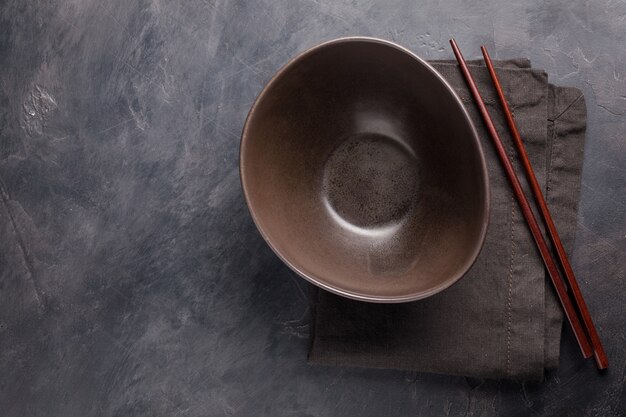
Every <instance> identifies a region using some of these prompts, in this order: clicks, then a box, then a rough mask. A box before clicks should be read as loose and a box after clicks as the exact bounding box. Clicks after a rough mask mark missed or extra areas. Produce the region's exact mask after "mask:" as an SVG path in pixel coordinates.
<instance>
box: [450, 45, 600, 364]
mask: <svg viewBox="0 0 626 417" xmlns="http://www.w3.org/2000/svg"><path fill="white" fill-rule="evenodd" d="M450 44H451V45H452V50H453V51H454V55H455V56H456V59H457V61H458V62H459V66H460V68H461V72H462V73H463V76H464V78H465V81H466V83H467V86H468V87H469V90H470V92H471V93H472V96H473V97H474V101H475V102H476V105H477V107H478V110H479V112H480V115H481V116H482V119H483V121H484V122H485V125H486V127H487V131H488V132H489V136H490V137H491V139H492V141H493V144H494V146H495V148H496V151H497V154H498V157H499V159H500V162H501V163H502V165H503V167H504V170H505V172H506V176H507V179H508V180H509V183H510V184H511V187H512V188H513V193H514V195H515V197H516V199H517V202H518V204H519V206H520V208H521V209H522V214H523V215H524V219H525V220H526V223H527V225H528V227H529V229H530V232H531V234H532V236H533V239H534V240H535V243H536V245H537V249H538V250H539V253H540V255H541V258H542V259H543V262H544V265H545V266H546V268H547V270H548V275H549V276H550V280H551V281H552V284H553V285H554V288H555V289H556V293H557V296H558V299H559V301H560V303H561V306H562V307H563V310H564V312H565V317H566V318H567V321H568V323H569V325H570V327H571V329H572V331H573V332H574V336H575V338H576V341H577V342H578V346H579V347H580V350H581V352H582V354H583V357H584V358H589V357H591V355H592V354H593V352H592V349H591V346H590V344H589V339H588V337H587V334H586V333H585V330H584V328H583V327H582V325H581V322H580V320H579V318H578V315H577V314H576V311H575V309H574V305H573V304H572V301H571V299H570V297H569V294H568V293H567V288H566V287H565V284H564V282H563V280H562V278H561V275H560V273H559V270H558V268H557V265H556V263H555V261H554V259H553V257H552V254H551V253H550V249H549V248H548V245H547V243H546V241H545V239H544V237H543V235H542V233H541V229H540V228H539V224H538V223H537V219H536V218H535V215H534V214H533V211H532V209H531V207H530V204H529V202H528V199H527V198H526V195H525V194H524V191H523V189H522V186H521V184H520V181H519V179H518V177H517V174H516V173H515V170H514V169H513V165H512V164H511V161H509V158H508V156H507V154H506V150H505V148H504V144H503V143H502V139H501V138H500V136H499V135H498V132H497V130H496V128H495V126H494V124H493V121H492V120H491V117H490V116H489V112H488V111H487V107H486V105H485V103H484V101H483V99H482V97H481V95H480V92H479V91H478V88H477V86H476V83H475V82H474V79H473V78H472V75H471V73H470V71H469V68H468V67H467V64H466V63H465V60H464V58H463V55H462V54H461V51H460V50H459V47H458V45H457V44H456V42H455V41H454V39H451V40H450ZM494 73H495V72H494Z"/></svg>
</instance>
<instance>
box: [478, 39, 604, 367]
mask: <svg viewBox="0 0 626 417" xmlns="http://www.w3.org/2000/svg"><path fill="white" fill-rule="evenodd" d="M480 50H481V51H482V53H483V57H484V58H485V64H486V65H487V69H488V70H489V75H490V76H491V80H492V81H493V85H494V87H495V89H496V92H497V93H498V100H499V101H500V105H501V106H502V110H503V111H504V116H505V118H506V123H507V125H508V126H509V131H510V132H511V136H513V142H514V143H515V148H516V149H517V153H518V155H519V157H520V159H521V161H522V166H523V167H524V172H525V173H526V179H527V180H528V183H529V184H530V188H531V190H532V193H533V196H534V197H535V202H536V203H537V205H538V206H539V212H540V213H541V217H542V218H543V221H544V223H545V225H546V227H547V229H548V236H549V237H550V241H551V242H552V246H553V247H554V248H555V249H556V253H557V256H558V260H559V261H560V264H561V268H562V271H563V272H564V273H565V279H566V281H567V284H568V285H569V288H570V290H571V293H572V295H573V296H574V297H573V298H574V305H575V306H576V307H577V308H578V312H579V313H580V316H581V317H582V322H583V325H584V328H585V331H586V332H587V335H588V336H589V339H591V345H592V347H593V353H594V357H595V360H596V364H597V365H598V368H599V369H606V368H608V366H609V360H608V358H607V356H606V353H605V352H604V348H603V347H602V342H601V341H600V336H599V335H598V332H597V330H596V327H595V326H594V325H593V320H592V319H591V314H590V313H589V309H588V308H587V303H585V299H584V298H583V295H582V293H581V292H580V288H579V287H578V282H577V281H576V277H575V276H574V270H573V269H572V266H571V265H570V263H569V259H568V258H567V254H566V253H565V248H563V243H562V242H561V237H560V236H559V232H558V231H557V230H556V226H555V225H554V221H553V220H552V216H551V215H550V210H549V209H548V205H547V204H546V200H545V199H544V197H543V193H542V192H541V186H540V185H539V182H538V181H537V177H536V176H535V172H534V171H533V167H532V165H531V164H530V160H529V159H528V153H527V152H526V147H525V146H524V142H523V141H522V137H521V135H520V133H519V130H518V129H517V124H516V123H515V119H514V118H513V112H511V109H510V108H509V105H508V103H507V101H506V98H505V97H504V91H503V90H502V86H501V85H500V80H499V79H498V75H497V74H496V70H495V69H494V67H493V63H492V62H491V58H490V57H489V53H488V52H487V48H485V47H484V46H481V47H480Z"/></svg>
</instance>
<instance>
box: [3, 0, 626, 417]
mask: <svg viewBox="0 0 626 417" xmlns="http://www.w3.org/2000/svg"><path fill="white" fill-rule="evenodd" d="M420 3H421V4H418V2H414V1H408V0H407V1H397V2H385V1H383V0H370V1H361V0H358V1H356V0H342V1H331V0H295V1H280V2H279V1H269V0H264V1H235V0H231V1H219V0H196V1H166V0H152V1H149V0H146V1H127V0H114V1H97V0H67V1H61V0H51V1H45V2H44V1H25V0H4V1H2V2H1V5H0V178H1V182H0V195H1V201H2V204H0V228H1V229H0V274H1V275H0V415H2V416H66V417H67V416H95V415H98V416H143V415H159V416H172V415H181V416H222V415H237V416H255V415H266V416H333V415H334V416H338V415H346V416H347V415H355V416H392V415H412V416H440V415H449V416H492V415H498V414H499V415H502V416H516V415H539V416H564V415H572V416H574V415H577V416H578V415H587V416H596V415H597V416H624V415H626V393H625V392H624V381H625V373H624V370H625V366H626V351H625V349H624V346H625V342H626V341H625V336H626V314H625V311H626V307H625V306H626V291H625V290H626V285H625V284H624V273H625V271H626V257H625V256H624V255H626V163H625V162H624V161H625V160H626V140H625V137H624V136H625V132H626V122H625V119H624V114H625V113H626V82H625V81H624V77H625V76H626V49H624V44H626V3H625V2H623V1H621V2H620V1H610V0H598V1H586V2H582V1H578V2H570V1H566V0H557V1H549V2H544V1H542V0H532V1H525V2H517V1H510V0H509V1H495V0H492V1H478V0H471V1H463V0H456V1H449V2H443V1H425V2H420ZM544 3H545V4H544ZM346 35H369V36H377V37H382V38H385V39H389V40H394V41H397V42H399V43H400V44H402V45H404V46H406V47H408V48H410V49H411V50H413V51H414V52H416V53H417V54H419V55H421V56H422V57H424V58H429V59H434V58H451V57H452V54H451V51H450V49H449V47H448V44H447V40H448V38H449V37H450V36H454V37H456V39H457V40H458V41H459V43H460V45H461V47H462V49H463V52H464V53H465V55H466V57H467V58H477V57H479V49H478V47H479V45H480V44H483V43H484V44H486V45H487V47H488V48H489V49H490V51H491V52H492V55H493V56H494V57H496V58H500V59H502V58H511V57H519V56H523V57H528V58H530V59H531V60H532V63H533V65H534V66H535V67H537V68H545V69H546V71H547V72H548V74H549V76H550V80H551V82H553V83H555V84H560V85H570V86H575V87H578V88H581V89H582V90H583V91H584V93H585V97H586V100H587V106H588V112H589V121H588V134H587V143H586V149H585V164H584V172H583V179H582V183H583V185H582V195H581V205H580V212H579V217H578V228H577V236H576V245H575V250H574V251H573V254H572V258H573V260H574V267H575V269H576V271H577V273H578V277H579V280H580V284H581V287H582V289H583V291H584V293H585V294H586V296H587V299H588V304H589V306H590V309H591V311H592V313H593V315H594V318H595V320H596V323H597V324H598V325H599V329H600V333H601V335H602V336H603V338H604V341H605V344H606V348H607V351H608V354H609V357H610V359H611V369H610V370H609V372H608V373H606V374H604V375H599V374H598V373H597V372H596V371H595V369H594V365H593V363H592V362H591V361H589V362H583V361H581V360H580V359H579V356H578V352H577V348H576V346H575V343H574V342H573V339H572V338H571V336H570V335H569V333H566V334H565V336H564V340H563V344H562V357H561V365H560V368H559V370H558V372H555V373H553V374H550V375H549V376H548V379H547V381H546V382H544V383H543V384H521V383H514V382H506V381H502V382H499V381H483V380H475V379H466V378H460V377H447V376H437V375H427V374H415V373H407V372H397V371H377V370H359V369H348V368H346V369H340V368H325V367H310V366H309V365H307V364H306V353H307V349H308V332H309V328H308V314H309V312H308V308H307V302H306V297H305V293H306V291H307V289H308V288H307V285H308V284H305V283H304V282H303V281H302V280H301V279H299V278H297V277H296V276H295V275H294V274H293V273H292V272H290V271H289V270H288V269H287V267H285V266H284V265H283V264H282V263H281V262H280V261H279V260H278V259H277V258H276V257H275V256H274V255H273V254H272V252H271V251H270V250H269V249H268V247H267V246H266V245H265V243H264V242H263V241H262V239H261V237H260V236H259V234H258V233H257V232H256V229H255V227H254V225H253V223H252V221H251V219H250V216H249V214H248V211H247V209H246V206H245V204H244V200H243V197H242V194H241V189H240V185H239V177H238V170H237V163H238V155H237V153H238V148H239V134H240V131H241V128H242V125H243V122H244V119H245V116H246V113H247V111H248V109H249V107H250V105H251V103H252V101H253V100H254V98H255V96H256V95H257V94H258V92H259V91H260V89H261V88H262V86H263V85H264V83H265V82H266V81H267V80H268V79H269V78H270V76H271V75H272V73H273V72H274V71H275V70H277V69H278V68H279V67H280V66H281V65H282V64H284V63H285V62H286V61H287V60H288V59H289V58H290V57H293V56H294V55H295V54H297V53H298V52H300V51H303V50H304V49H306V48H308V47H310V46H312V45H314V44H316V43H318V42H320V41H324V40H328V39H332V38H335V37H339V36H346Z"/></svg>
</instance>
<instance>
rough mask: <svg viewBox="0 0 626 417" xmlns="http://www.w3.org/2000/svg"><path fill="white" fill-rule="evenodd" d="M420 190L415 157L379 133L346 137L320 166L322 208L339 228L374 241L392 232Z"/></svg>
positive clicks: (411, 152) (405, 146)
mask: <svg viewBox="0 0 626 417" xmlns="http://www.w3.org/2000/svg"><path fill="white" fill-rule="evenodd" d="M418 188H419V180H418V167H417V158H416V156H415V153H414V152H413V150H412V149H411V148H410V147H409V146H408V145H407V144H405V143H403V142H401V141H400V140H398V139H397V138H394V137H390V136H386V135H382V134H378V133H358V134H355V135H350V136H348V137H346V138H345V139H344V140H343V141H342V142H341V143H340V144H339V146H337V147H336V148H335V150H334V151H332V153H331V154H330V156H329V157H328V159H327V161H326V163H325V165H324V175H323V186H322V193H323V196H322V197H323V199H324V205H325V207H326V209H327V210H328V211H329V214H330V216H331V217H332V218H333V220H334V221H336V222H337V223H339V224H340V225H341V226H342V228H344V229H348V230H349V231H351V232H353V233H357V234H361V235H367V236H370V237H375V236H379V235H389V234H393V233H394V232H396V231H397V228H399V227H400V225H401V224H402V223H404V221H405V220H406V217H407V216H408V215H409V214H410V212H411V209H412V207H413V206H414V203H415V201H416V197H417V193H418V191H419V190H418Z"/></svg>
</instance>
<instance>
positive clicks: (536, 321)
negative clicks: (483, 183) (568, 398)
mask: <svg viewBox="0 0 626 417" xmlns="http://www.w3.org/2000/svg"><path fill="white" fill-rule="evenodd" d="M431 64H432V65H433V66H434V67H435V69H437V70H438V71H439V72H440V73H441V75H442V76H443V77H444V78H445V79H446V80H447V81H448V82H449V83H450V85H451V86H452V87H453V88H454V89H455V90H456V92H457V94H458V95H459V97H460V98H461V100H462V102H463V103H464V105H465V107H466V108H467V110H468V112H469V114H470V116H471V118H472V120H473V121H474V125H475V126H476V128H477V131H478V134H479V136H480V140H481V144H482V147H483V151H484V153H485V158H486V160H487V166H488V171H489V180H490V189H491V214H490V220H489V227H488V231H487V236H486V239H485V244H484V246H483V249H482V251H481V253H480V255H479V257H478V259H477V261H476V263H475V264H474V265H473V267H472V268H471V270H470V271H469V272H468V273H467V274H466V275H465V276H464V277H463V278H462V279H461V280H459V281H458V282H457V283H456V284H454V285H453V286H452V287H450V288H448V289H446V290H445V291H443V292H441V293H439V294H436V295H434V296H432V297H429V298H427V299H424V300H420V301H415V302H410V303H402V304H374V303H365V302H360V301H355V300H350V299H347V298H343V297H339V296H336V295H334V294H331V293H328V292H326V291H324V290H321V289H316V290H315V291H314V293H313V295H312V305H313V308H312V326H311V328H312V329H313V331H312V332H311V348H310V352H309V362H310V363H311V364H319V365H333V366H357V367H368V368H387V369H401V370H409V371H421V372H432V373H440V374H451V375H462V376H470V377H480V378H508V379H516V380H533V381H538V380H542V379H543V377H544V374H545V371H546V370H547V369H553V368H555V367H557V366H558V361H559V344H560V335H561V329H562V321H563V318H562V312H561V309H560V306H559V304H558V302H557V299H556V295H555V293H554V290H553V288H552V286H551V283H550V282H549V278H548V277H547V276H546V272H545V270H544V267H543V264H542V261H541V258H540V256H539V253H538V251H537V249H536V247H535V245H534V242H533V240H532V237H531V235H530V232H529V230H528V228H527V226H526V223H525V221H524V218H523V216H522V213H521V210H520V208H519V206H518V204H517V201H516V200H515V198H514V196H513V193H512V191H511V188H510V186H509V184H508V182H507V180H506V177H505V173H504V170H503V169H502V167H501V164H500V162H499V160H498V159H497V155H496V153H495V150H494V147H493V145H492V143H491V139H490V138H489V137H488V134H487V132H486V130H485V128H484V124H483V122H482V120H481V119H480V116H479V113H478V111H477V109H476V106H475V104H474V102H473V99H472V97H471V95H470V92H469V90H468V89H467V87H466V85H465V82H464V80H463V78H462V75H461V73H460V70H459V68H458V66H457V64H456V62H446V61H435V62H431ZM469 64H470V69H471V72H472V75H473V76H474V78H475V80H476V82H477V84H478V87H479V90H480V92H481V94H482V95H483V98H484V99H485V102H486V104H487V107H488V109H489V113H490V114H491V117H492V118H493V120H494V123H495V125H496V128H497V129H498V132H499V133H500V135H501V137H502V139H503V141H504V142H505V146H506V148H507V151H508V153H509V155H510V157H511V159H512V160H513V165H514V167H515V169H516V172H517V173H518V176H519V178H520V180H521V181H522V183H523V186H524V187H525V191H526V194H527V195H528V196H530V195H531V194H530V191H529V187H528V185H527V184H526V182H525V180H524V174H523V171H522V169H521V164H520V163H519V160H518V157H517V153H516V151H515V149H514V146H513V142H512V139H511V136H510V134H509V132H508V128H507V126H506V122H505V120H504V117H503V113H502V110H501V108H500V105H499V103H498V101H497V96H496V93H495V90H494V88H493V86H492V83H491V79H490V77H489V74H488V72H487V70H486V68H485V67H484V65H483V64H482V62H470V63H469ZM495 65H496V70H497V73H498V76H499V78H500V81H501V84H502V86H503V88H504V92H505V95H506V97H507V99H508V102H509V105H510V107H511V109H512V111H513V113H514V116H515V119H516V121H517V124H518V127H519V130H520V133H521V136H522V138H523V140H524V143H525V145H526V149H527V152H528V154H529V158H530V161H531V163H532V166H533V168H534V170H535V174H536V175H537V178H538V180H539V182H540V184H542V185H543V187H544V195H545V196H546V199H547V202H548V205H549V207H550V211H551V213H552V215H553V218H554V221H555V223H556V226H557V228H558V230H559V232H560V235H561V238H562V240H563V243H564V246H565V248H566V250H567V251H568V253H570V251H571V246H572V243H573V238H574V233H575V225H576V210H577V205H578V195H579V191H580V175H581V170H582V160H583V148H584V134H585V128H586V108H585V101H584V97H583V95H582V93H581V91H580V90H578V89H575V88H564V87H557V86H554V85H551V84H549V83H548V77H547V75H546V73H545V72H544V71H541V70H537V69H533V68H531V67H530V62H529V61H528V60H525V59H515V60H509V61H500V62H497V63H496V64H495Z"/></svg>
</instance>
